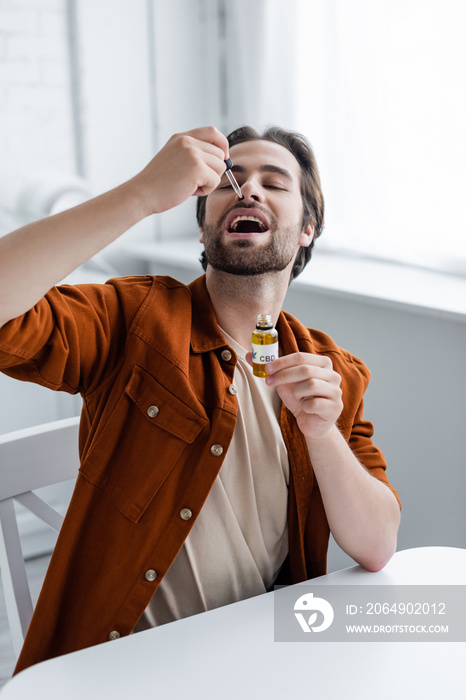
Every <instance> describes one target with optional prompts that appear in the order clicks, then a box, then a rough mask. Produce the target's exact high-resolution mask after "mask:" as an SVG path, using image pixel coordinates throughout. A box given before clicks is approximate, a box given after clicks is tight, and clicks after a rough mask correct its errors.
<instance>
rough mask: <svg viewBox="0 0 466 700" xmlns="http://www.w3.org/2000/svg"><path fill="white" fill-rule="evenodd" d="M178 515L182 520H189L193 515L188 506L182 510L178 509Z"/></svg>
mask: <svg viewBox="0 0 466 700" xmlns="http://www.w3.org/2000/svg"><path fill="white" fill-rule="evenodd" d="M180 517H181V519H182V520H189V519H190V518H192V517H193V511H192V510H189V508H183V510H182V511H180Z"/></svg>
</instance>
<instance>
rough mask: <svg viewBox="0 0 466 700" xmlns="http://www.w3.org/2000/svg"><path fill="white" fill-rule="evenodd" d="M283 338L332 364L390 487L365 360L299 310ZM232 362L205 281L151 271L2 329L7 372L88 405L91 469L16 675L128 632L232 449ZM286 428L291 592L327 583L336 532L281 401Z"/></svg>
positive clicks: (372, 465)
mask: <svg viewBox="0 0 466 700" xmlns="http://www.w3.org/2000/svg"><path fill="white" fill-rule="evenodd" d="M277 328H278V331H279V336H280V343H281V345H282V348H283V351H284V353H285V354H289V353H293V352H298V351H302V352H311V353H318V354H324V355H327V356H329V357H330V358H331V359H332V362H333V367H334V369H335V371H336V372H338V373H339V374H340V375H341V378H342V383H341V387H342V391H343V403H344V409H343V412H342V414H341V416H340V419H339V421H338V425H339V428H340V431H341V432H342V434H343V435H344V437H345V438H346V440H347V441H348V442H349V445H350V447H351V448H352V450H353V452H354V453H355V454H356V456H357V457H358V458H359V460H360V461H361V463H362V464H363V465H364V466H365V467H366V468H367V469H368V470H369V471H370V473H371V474H372V475H373V476H374V477H375V478H377V479H379V480H380V481H382V482H384V483H385V484H386V485H387V487H388V488H390V489H392V487H391V486H390V484H389V483H388V480H387V477H386V475H385V469H386V464H385V460H384V457H383V455H382V453H381V452H380V450H379V449H378V448H377V447H376V446H375V445H374V444H373V442H372V434H373V427H372V424H371V423H370V422H369V421H367V420H365V418H364V417H363V394H364V391H365V389H366V387H367V385H368V381H369V371H368V370H367V368H366V367H365V365H364V364H363V363H362V362H361V361H360V360H359V359H357V358H356V357H354V356H353V355H351V354H349V353H348V352H346V351H345V350H342V349H341V348H339V347H338V346H337V345H336V344H335V343H334V342H333V341H332V339H331V338H329V337H328V336H327V335H325V334H324V333H322V332H320V331H315V330H309V329H306V328H305V327H304V326H303V325H302V324H301V323H300V322H299V321H298V320H297V319H295V318H294V317H293V316H291V315H290V314H287V313H284V312H282V313H281V314H280V318H279V321H278V324H277ZM235 364H236V355H235V352H234V350H233V349H232V348H230V347H229V346H228V343H227V342H226V340H225V338H224V337H223V335H222V333H221V331H220V330H219V328H218V325H217V320H216V317H215V313H214V310H213V307H212V305H211V302H210V298H209V295H208V292H207V289H206V285H205V277H204V276H203V277H200V278H199V279H197V280H196V281H194V282H193V283H192V284H190V285H189V286H185V285H183V284H181V283H180V282H177V281H176V280H173V279H171V278H169V277H152V276H146V277H126V278H125V277H124V278H120V279H115V280H110V281H109V282H108V283H107V284H105V285H78V286H66V285H65V286H62V287H59V288H54V289H52V290H51V291H50V292H49V293H48V294H47V295H46V296H45V297H44V298H43V299H42V300H41V301H40V302H39V303H38V304H37V305H36V306H35V307H34V308H33V309H31V310H30V311H29V312H28V313H26V314H24V315H23V316H21V317H19V318H17V319H14V320H12V321H10V322H9V323H8V324H6V325H5V326H4V327H3V328H2V329H1V330H0V368H1V369H2V371H3V372H5V373H6V374H8V375H9V376H12V377H16V378H18V379H22V380H26V381H32V382H36V383H38V384H41V385H43V386H47V387H50V388H51V389H56V390H63V391H68V392H71V393H77V392H79V393H81V394H82V396H83V401H84V404H83V411H82V417H81V426H80V438H79V449H80V456H81V467H80V471H79V475H78V479H77V482H76V487H75V490H74V494H73V497H72V500H71V503H70V506H69V509H68V513H67V516H66V518H65V522H64V524H63V527H62V530H61V533H60V536H59V538H58V542H57V545H56V547H55V551H54V554H53V557H52V561H51V563H50V567H49V570H48V573H47V576H46V579H45V582H44V585H43V588H42V592H41V595H40V598H39V601H38V603H37V606H36V609H35V612H34V616H33V619H32V622H31V625H30V628H29V632H28V635H27V637H26V641H25V644H24V647H23V651H22V654H21V657H20V659H19V662H18V665H17V669H16V670H17V671H18V670H21V669H23V668H25V667H27V666H29V665H31V664H33V663H37V662H39V661H42V660H44V659H47V658H50V657H53V656H57V655H59V654H64V653H67V652H71V651H74V650H77V649H81V648H83V647H87V646H91V645H93V644H98V643H100V642H105V641H106V640H108V639H109V638H112V637H115V636H118V635H127V634H129V633H130V632H131V631H132V629H133V628H134V626H135V624H136V622H137V621H138V619H139V618H140V616H141V615H142V613H143V612H144V610H145V608H146V606H147V605H148V603H149V601H150V600H151V598H152V596H153V594H154V592H155V590H156V589H157V587H158V585H159V583H160V581H161V580H162V578H163V576H164V575H165V573H166V572H167V571H168V569H169V567H170V565H171V563H172V562H173V560H174V558H175V557H176V555H177V553H178V551H179V550H180V548H181V546H182V545H183V542H184V540H185V538H186V537H187V535H188V533H189V531H190V529H191V527H192V525H193V524H194V521H195V519H196V517H197V515H198V514H199V512H200V510H201V508H202V505H203V503H204V502H205V500H206V498H207V495H208V493H209V490H210V488H211V486H212V484H213V482H214V480H215V478H216V476H217V474H218V472H219V470H220V467H221V465H222V462H223V459H224V456H225V454H226V452H227V450H228V446H229V444H230V441H231V438H232V436H233V431H234V428H235V422H236V410H237V400H236V397H235V396H234V395H233V394H232V393H230V391H229V387H230V385H231V384H232V380H233V373H234V368H235ZM280 426H281V430H282V433H283V437H284V440H285V444H286V447H287V450H288V455H289V461H290V485H289V496H288V530H289V555H288V558H287V560H286V562H285V565H284V567H283V569H282V573H281V576H280V582H281V583H290V582H298V581H302V580H306V579H309V578H312V577H315V576H319V575H321V574H323V573H325V571H326V556H327V547H328V539H329V526H328V523H327V519H326V516H325V511H324V507H323V504H322V499H321V496H320V493H319V488H318V485H317V483H316V480H315V479H314V475H313V470H312V465H311V462H310V459H309V453H308V450H307V447H306V442H305V439H304V436H303V435H302V433H301V432H300V430H299V428H298V427H297V425H296V422H295V420H294V417H293V415H292V414H291V413H290V412H289V411H288V410H287V409H286V408H285V407H284V406H282V409H281V415H280ZM392 491H394V490H393V489H392ZM394 493H395V495H397V494H396V492H395V491H394ZM397 498H398V496H397Z"/></svg>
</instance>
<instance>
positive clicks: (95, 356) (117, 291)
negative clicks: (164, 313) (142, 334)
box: [0, 278, 148, 394]
mask: <svg viewBox="0 0 466 700" xmlns="http://www.w3.org/2000/svg"><path fill="white" fill-rule="evenodd" d="M130 279H131V278H123V280H122V281H121V282H119V281H116V280H115V281H112V280H110V281H109V282H108V283H106V284H100V285H93V284H85V285H76V286H69V285H63V286H61V287H54V288H53V289H51V290H50V292H48V293H47V294H46V295H45V296H44V297H43V298H42V299H41V300H40V301H39V302H38V304H36V305H35V306H34V307H33V308H32V309H31V310H30V311H28V312H27V313H25V314H23V315H22V316H19V317H18V318H15V319H13V320H11V321H9V322H8V323H7V324H5V326H3V328H1V329H0V370H1V371H2V372H4V373H5V374H7V375H8V376H11V377H13V378H16V379H21V380H23V381H30V382H34V383H36V384H40V385H42V386H45V387H48V388H50V389H55V390H61V391H67V392H69V393H82V394H86V393H90V392H91V391H93V390H94V389H95V388H96V387H97V386H99V384H100V383H101V382H102V381H103V380H104V379H105V378H106V377H108V376H109V375H110V374H111V373H112V372H113V371H114V369H116V368H117V367H118V364H119V362H120V359H121V357H122V353H124V349H125V343H126V334H127V329H128V327H129V325H130V323H131V320H132V317H133V316H134V314H135V313H136V311H137V308H138V306H139V304H140V299H141V295H142V297H144V295H145V294H147V291H148V289H147V283H143V284H142V285H141V284H139V285H137V284H136V283H134V284H133V285H132V288H131V282H130V281H129V280H130ZM144 279H145V278H144ZM128 291H129V292H130V293H129V294H128V293H127V292H128ZM131 291H132V292H133V294H131ZM128 300H129V301H128Z"/></svg>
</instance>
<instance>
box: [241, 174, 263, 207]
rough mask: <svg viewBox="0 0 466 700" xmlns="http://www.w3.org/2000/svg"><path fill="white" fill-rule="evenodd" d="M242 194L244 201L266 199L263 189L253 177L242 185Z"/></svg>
mask: <svg viewBox="0 0 466 700" xmlns="http://www.w3.org/2000/svg"><path fill="white" fill-rule="evenodd" d="M241 194H242V195H243V197H244V202H248V201H249V202H263V201H264V194H263V192H262V189H261V188H260V187H259V185H258V184H257V183H256V182H255V181H254V180H253V179H248V180H246V181H245V182H244V183H243V184H242V185H241Z"/></svg>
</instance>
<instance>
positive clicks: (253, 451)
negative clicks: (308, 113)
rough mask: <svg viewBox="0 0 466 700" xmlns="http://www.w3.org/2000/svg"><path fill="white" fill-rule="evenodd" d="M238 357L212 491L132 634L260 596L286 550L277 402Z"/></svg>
mask: <svg viewBox="0 0 466 700" xmlns="http://www.w3.org/2000/svg"><path fill="white" fill-rule="evenodd" d="M222 333H223V334H224V336H225V339H226V340H227V341H228V343H229V344H230V346H231V347H232V348H233V349H234V351H235V352H236V354H237V356H238V363H237V365H236V369H235V375H234V385H235V387H236V389H237V399H238V418H237V424H236V428H235V432H234V435H233V439H232V442H231V444H230V448H229V449H228V452H227V455H226V457H225V460H224V463H223V465H222V468H221V470H220V472H219V474H218V476H217V479H216V480H215V482H214V485H213V487H212V490H211V491H210V493H209V496H208V498H207V500H206V502H205V504H204V507H203V508H202V510H201V512H200V514H199V516H198V518H197V520H196V522H195V523H194V526H193V528H192V530H191V532H190V534H189V536H188V537H187V539H186V541H185V543H184V545H183V547H182V549H181V551H180V552H179V554H178V556H177V557H176V559H175V561H174V562H173V564H172V566H171V568H170V570H169V571H168V572H167V574H166V576H165V578H164V579H163V581H162V583H161V584H160V586H159V588H158V590H157V591H156V593H155V594H154V596H153V598H152V601H151V602H150V603H149V606H148V607H147V609H146V611H145V613H144V615H143V616H142V618H141V620H140V621H139V623H138V625H137V627H136V629H135V631H141V630H143V629H147V628H149V627H153V626H155V625H160V624H164V623H166V622H171V621H173V620H177V619H181V618H183V617H188V616H189V615H194V614H196V613H199V612H204V611H206V610H211V609H213V608H217V607H219V606H221V605H226V604H228V603H233V602H236V601H238V600H243V599H245V598H249V597H251V596H254V595H259V594H260V593H265V592H266V591H267V590H270V588H271V587H272V586H273V584H274V581H275V579H276V577H277V575H278V572H279V570H280V567H281V566H282V564H283V562H284V560H285V558H286V555H287V553H288V528H287V502H288V480H289V463H288V454H287V451H286V447H285V443H284V441H283V437H282V434H281V430H280V426H279V412H280V398H279V396H278V394H277V393H276V391H275V389H273V388H272V387H269V386H268V385H267V384H266V383H265V381H264V380H263V379H259V378H257V377H254V375H253V373H252V368H251V366H250V365H249V364H248V363H247V362H246V359H245V357H246V350H244V348H242V347H241V346H240V345H239V344H238V343H236V342H235V341H234V340H233V338H231V337H230V336H228V335H227V334H226V333H225V332H224V331H222Z"/></svg>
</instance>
